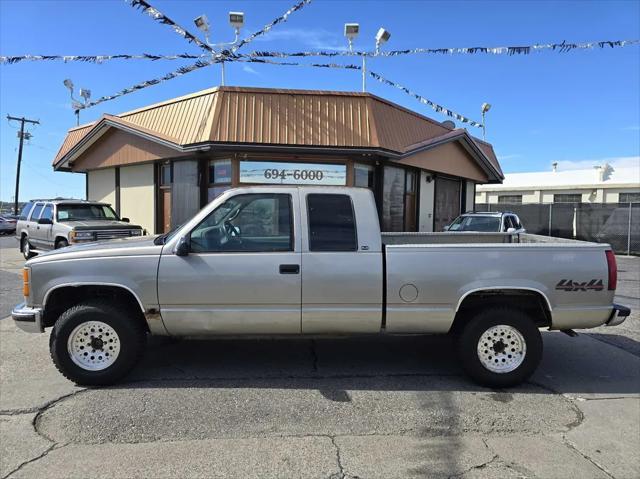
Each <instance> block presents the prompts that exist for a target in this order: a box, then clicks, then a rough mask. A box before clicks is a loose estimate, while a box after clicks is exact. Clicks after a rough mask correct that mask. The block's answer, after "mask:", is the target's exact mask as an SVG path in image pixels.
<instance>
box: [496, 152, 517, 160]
mask: <svg viewBox="0 0 640 479" xmlns="http://www.w3.org/2000/svg"><path fill="white" fill-rule="evenodd" d="M516 158H522V155H521V154H520V153H514V154H512V155H502V156H498V160H500V161H505V160H515V159H516Z"/></svg>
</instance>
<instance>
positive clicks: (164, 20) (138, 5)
mask: <svg viewBox="0 0 640 479" xmlns="http://www.w3.org/2000/svg"><path fill="white" fill-rule="evenodd" d="M125 2H127V3H128V4H129V5H131V6H132V7H133V8H135V9H140V10H142V12H143V13H146V14H147V15H149V16H150V17H151V18H153V19H154V20H155V21H157V22H160V23H161V24H163V25H169V26H170V27H171V28H172V29H173V31H174V32H176V33H177V34H178V35H180V36H181V37H182V38H184V39H186V40H187V41H188V42H189V43H195V44H196V45H197V46H199V47H200V48H201V49H203V50H204V51H206V52H209V53H214V54H215V51H214V50H213V48H211V47H210V46H209V45H207V44H206V43H204V42H203V41H202V40H200V39H199V38H198V37H196V36H195V35H193V34H192V33H190V32H189V31H187V30H186V29H184V28H182V27H181V26H180V25H178V24H177V23H176V22H174V21H173V20H171V19H170V18H169V17H167V16H166V15H165V14H164V13H162V12H161V11H159V10H157V9H156V8H154V7H152V6H151V5H150V4H149V3H147V2H146V1H145V0H125Z"/></svg>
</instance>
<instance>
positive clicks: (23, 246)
mask: <svg viewBox="0 0 640 479" xmlns="http://www.w3.org/2000/svg"><path fill="white" fill-rule="evenodd" d="M20 251H22V256H24V259H31V258H33V257H34V256H35V254H34V253H32V252H31V243H29V237H28V236H23V237H22V239H21V240H20Z"/></svg>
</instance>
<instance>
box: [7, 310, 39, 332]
mask: <svg viewBox="0 0 640 479" xmlns="http://www.w3.org/2000/svg"><path fill="white" fill-rule="evenodd" d="M11 317H12V318H13V320H14V321H15V323H16V326H18V327H19V328H20V329H22V330H23V331H26V332H27V333H43V332H44V328H43V327H42V309H41V308H31V307H29V306H27V305H26V304H25V303H21V304H19V305H17V306H16V307H15V308H13V311H12V312H11Z"/></svg>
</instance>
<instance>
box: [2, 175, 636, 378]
mask: <svg viewBox="0 0 640 479" xmlns="http://www.w3.org/2000/svg"><path fill="white" fill-rule="evenodd" d="M616 275H617V271H616V262H615V256H614V255H613V253H612V251H611V249H610V247H609V246H608V245H604V244H596V243H585V242H579V241H569V240H559V239H555V238H553V239H551V240H549V239H545V238H541V237H536V236H534V235H510V234H505V233H431V234H424V233H406V234H405V233H395V234H394V233H391V234H381V233H380V227H379V223H378V214H377V210H376V206H375V201H374V197H373V194H372V193H371V191H370V190H368V189H365V188H345V187H318V186H315V187H314V186H312V187H281V186H274V187H246V188H237V189H232V190H228V191H227V192H225V193H224V194H223V195H221V196H220V197H218V198H217V199H215V200H214V201H213V202H211V203H210V204H209V205H208V206H206V207H205V208H203V209H202V210H201V211H200V212H199V213H198V214H196V215H195V216H194V217H193V218H192V219H191V220H189V221H187V222H186V223H185V224H184V225H181V226H180V227H178V228H176V229H175V230H174V231H171V232H169V233H167V234H164V235H160V236H155V237H142V238H135V239H121V240H114V241H109V242H97V243H91V244H86V245H77V246H70V247H68V248H63V249H61V250H58V251H54V252H50V253H46V254H42V255H40V256H38V257H36V258H34V259H31V260H30V261H27V262H26V265H25V268H24V272H23V280H24V297H25V303H23V304H21V305H18V306H16V308H15V309H14V311H13V314H12V315H13V319H14V320H15V322H16V324H17V325H18V326H19V327H20V328H21V329H23V330H25V331H30V332H40V333H42V332H44V330H45V328H50V327H51V328H53V329H52V331H51V336H50V340H49V344H50V353H51V357H52V359H53V361H54V363H55V365H56V366H57V368H58V369H59V370H60V372H61V373H62V374H64V375H65V376H66V377H67V378H69V379H71V380H72V381H75V382H76V383H77V384H83V385H105V384H111V383H114V382H116V381H118V380H119V379H121V378H122V377H123V376H124V375H125V374H126V373H127V372H128V371H130V370H131V369H132V368H133V366H134V365H135V364H136V362H137V360H138V359H139V358H140V356H141V354H142V353H143V350H144V345H145V340H146V335H147V334H154V335H170V336H189V337H194V336H196V337H211V336H225V335H235V336H238V335H250V336H256V335H258V336H259V335H271V336H274V335H276V336H289V337H291V336H294V337H298V336H300V335H310V336H317V335H341V336H342V335H367V334H403V335H406V334H445V333H451V334H453V335H454V336H455V338H456V344H457V345H456V348H457V352H458V354H459V357H460V361H461V364H462V367H463V369H464V370H465V371H466V372H467V373H468V374H469V375H470V376H471V378H472V379H474V380H475V381H477V382H479V383H481V384H483V385H487V386H492V387H507V386H512V385H515V384H518V383H520V382H522V381H524V380H525V379H526V378H527V377H529V376H530V375H531V374H532V373H533V371H534V370H535V369H536V367H537V366H538V363H539V362H540V359H541V355H542V338H541V334H540V328H548V329H556V330H564V331H567V332H572V331H571V330H572V329H573V328H592V327H596V326H600V325H603V324H607V325H609V326H614V325H617V324H620V323H621V322H622V321H624V319H625V318H626V317H627V316H628V315H629V313H630V311H629V309H628V308H626V307H624V306H619V305H616V304H613V297H614V290H615V288H616Z"/></svg>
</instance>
